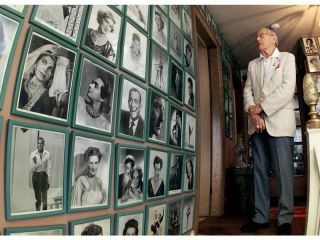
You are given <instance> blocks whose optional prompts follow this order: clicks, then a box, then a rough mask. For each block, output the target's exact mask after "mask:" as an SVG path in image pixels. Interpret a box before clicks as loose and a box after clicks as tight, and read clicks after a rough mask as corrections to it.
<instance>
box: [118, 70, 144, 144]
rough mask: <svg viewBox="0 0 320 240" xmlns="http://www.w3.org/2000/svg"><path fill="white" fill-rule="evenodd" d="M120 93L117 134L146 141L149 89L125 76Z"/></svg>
mask: <svg viewBox="0 0 320 240" xmlns="http://www.w3.org/2000/svg"><path fill="white" fill-rule="evenodd" d="M120 93H121V94H120V96H121V99H120V103H119V110H118V128H117V134H118V136H119V137H124V138H128V139H132V140H136V141H144V140H145V135H146V104H147V90H146V89H145V88H144V87H142V86H140V85H138V84H136V83H135V82H133V81H130V80H129V79H127V78H126V77H124V76H123V77H122V79H121V90H120Z"/></svg>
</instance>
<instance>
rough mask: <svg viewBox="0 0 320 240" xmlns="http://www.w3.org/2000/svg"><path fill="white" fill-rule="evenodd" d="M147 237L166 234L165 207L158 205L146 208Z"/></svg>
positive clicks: (164, 205)
mask: <svg viewBox="0 0 320 240" xmlns="http://www.w3.org/2000/svg"><path fill="white" fill-rule="evenodd" d="M147 209H148V210H147V212H146V214H147V219H148V223H147V224H148V225H147V231H146V234H147V235H151V236H159V235H165V234H166V222H167V205H166V204H159V205H154V206H149V207H148V208H147Z"/></svg>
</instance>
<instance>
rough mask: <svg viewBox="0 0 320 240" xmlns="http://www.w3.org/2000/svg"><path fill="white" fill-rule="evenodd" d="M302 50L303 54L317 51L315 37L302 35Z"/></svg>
mask: <svg viewBox="0 0 320 240" xmlns="http://www.w3.org/2000/svg"><path fill="white" fill-rule="evenodd" d="M301 41H302V46H303V51H304V53H305V54H307V55H308V54H315V53H318V52H319V49H318V47H317V43H316V38H315V37H303V38H301Z"/></svg>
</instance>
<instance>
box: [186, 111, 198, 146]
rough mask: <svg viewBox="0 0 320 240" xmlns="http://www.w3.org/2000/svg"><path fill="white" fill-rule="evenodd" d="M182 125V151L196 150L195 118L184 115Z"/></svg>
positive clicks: (187, 114)
mask: <svg viewBox="0 0 320 240" xmlns="http://www.w3.org/2000/svg"><path fill="white" fill-rule="evenodd" d="M184 119H185V123H184V127H185V129H184V149H186V150H189V151H195V150H196V136H197V122H196V118H195V116H193V115H191V114H189V113H187V112H186V113H185V118H184Z"/></svg>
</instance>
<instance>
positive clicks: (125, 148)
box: [114, 144, 147, 209]
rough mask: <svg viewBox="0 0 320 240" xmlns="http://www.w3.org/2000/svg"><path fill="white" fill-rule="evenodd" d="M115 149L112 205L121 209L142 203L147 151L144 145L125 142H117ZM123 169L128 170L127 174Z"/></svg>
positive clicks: (143, 199)
mask: <svg viewBox="0 0 320 240" xmlns="http://www.w3.org/2000/svg"><path fill="white" fill-rule="evenodd" d="M116 149H117V161H116V163H117V164H116V166H115V169H114V173H115V175H114V176H115V177H114V183H115V187H114V207H115V209H121V208H127V207H131V206H136V205H139V204H142V203H144V201H145V187H146V165H147V164H146V157H147V156H146V155H147V151H146V149H145V148H144V147H141V146H137V145H127V144H117V146H116ZM125 171H128V172H127V175H126V172H125ZM127 177H128V181H127V182H125V181H126V178H127ZM133 184H135V185H133Z"/></svg>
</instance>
